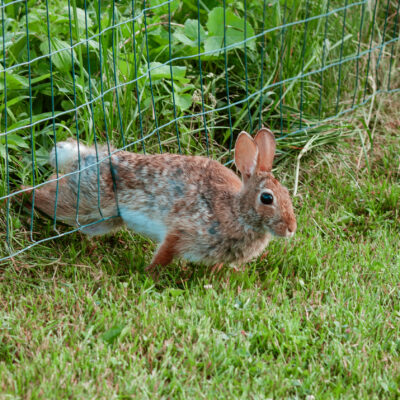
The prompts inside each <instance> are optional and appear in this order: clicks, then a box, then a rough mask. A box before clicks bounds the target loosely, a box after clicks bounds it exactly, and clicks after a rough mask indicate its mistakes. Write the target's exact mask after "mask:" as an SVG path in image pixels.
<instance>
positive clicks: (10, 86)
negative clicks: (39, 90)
mask: <svg viewBox="0 0 400 400" xmlns="http://www.w3.org/2000/svg"><path fill="white" fill-rule="evenodd" d="M6 85H7V90H17V89H24V88H28V87H29V81H28V79H27V78H25V77H24V76H21V75H17V74H13V73H9V72H6ZM3 90H4V79H1V80H0V91H3Z"/></svg>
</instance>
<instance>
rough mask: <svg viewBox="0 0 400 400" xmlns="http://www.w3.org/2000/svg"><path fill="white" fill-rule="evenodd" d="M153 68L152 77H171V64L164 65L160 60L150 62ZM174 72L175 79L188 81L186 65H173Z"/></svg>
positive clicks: (154, 78)
mask: <svg viewBox="0 0 400 400" xmlns="http://www.w3.org/2000/svg"><path fill="white" fill-rule="evenodd" d="M150 69H151V79H153V80H157V79H171V69H170V67H169V65H164V64H161V63H159V62H152V63H150ZM172 74H173V78H174V81H184V82H186V79H185V75H186V67H178V66H174V67H172Z"/></svg>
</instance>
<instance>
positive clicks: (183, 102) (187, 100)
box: [175, 93, 192, 111]
mask: <svg viewBox="0 0 400 400" xmlns="http://www.w3.org/2000/svg"><path fill="white" fill-rule="evenodd" d="M175 104H176V105H177V106H178V107H179V108H180V109H181V110H182V111H185V110H187V109H188V108H189V107H190V106H191V105H192V96H191V95H190V94H178V93H175Z"/></svg>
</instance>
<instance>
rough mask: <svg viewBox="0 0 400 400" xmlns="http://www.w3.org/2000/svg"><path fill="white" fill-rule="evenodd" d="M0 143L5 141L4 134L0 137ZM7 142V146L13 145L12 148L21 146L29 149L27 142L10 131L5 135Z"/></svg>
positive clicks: (3, 143)
mask: <svg viewBox="0 0 400 400" xmlns="http://www.w3.org/2000/svg"><path fill="white" fill-rule="evenodd" d="M0 143H1V144H2V145H5V143H6V137H5V136H1V137H0ZM7 143H8V146H10V147H14V148H15V147H16V148H18V147H23V148H25V149H29V144H28V143H27V142H26V141H25V140H24V139H22V138H21V137H20V136H18V135H17V134H15V133H10V134H8V135H7Z"/></svg>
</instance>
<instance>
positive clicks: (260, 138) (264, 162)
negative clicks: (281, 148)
mask: <svg viewBox="0 0 400 400" xmlns="http://www.w3.org/2000/svg"><path fill="white" fill-rule="evenodd" d="M254 142H255V143H256V144H257V148H258V160H257V170H258V171H265V172H271V170H272V163H273V161H274V156H275V148H276V145H275V136H274V134H273V133H272V132H271V131H270V130H269V129H267V128H262V129H260V130H259V131H258V132H257V135H256V137H255V138H254Z"/></svg>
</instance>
